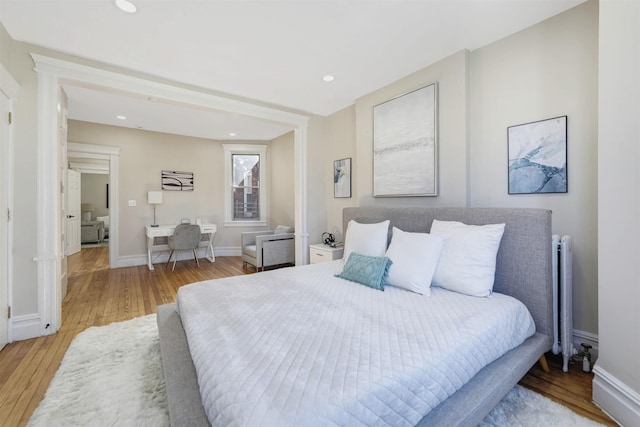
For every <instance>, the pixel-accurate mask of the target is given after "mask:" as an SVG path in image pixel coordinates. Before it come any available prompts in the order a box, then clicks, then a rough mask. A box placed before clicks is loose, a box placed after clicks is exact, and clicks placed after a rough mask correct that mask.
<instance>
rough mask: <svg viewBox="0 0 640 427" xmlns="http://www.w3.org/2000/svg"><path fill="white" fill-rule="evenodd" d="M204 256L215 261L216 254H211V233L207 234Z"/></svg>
mask: <svg viewBox="0 0 640 427" xmlns="http://www.w3.org/2000/svg"><path fill="white" fill-rule="evenodd" d="M205 257H206V258H207V259H208V260H209V261H211V262H216V256H215V255H214V254H213V233H210V234H209V243H208V244H207V251H206V252H205Z"/></svg>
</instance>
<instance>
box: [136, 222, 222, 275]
mask: <svg viewBox="0 0 640 427" xmlns="http://www.w3.org/2000/svg"><path fill="white" fill-rule="evenodd" d="M176 225H177V224H171V225H159V226H158V227H152V226H150V225H147V226H145V233H146V234H147V267H149V270H153V269H154V268H153V263H152V262H151V253H152V252H153V251H166V250H169V245H167V244H166V243H163V244H159V245H158V244H156V241H155V240H156V237H169V236H171V235H173V231H174V230H175V229H176ZM216 231H218V229H217V227H216V225H215V224H200V233H201V234H202V235H207V236H208V238H207V239H206V240H204V239H203V240H202V242H200V247H204V246H206V248H207V251H206V252H205V258H207V259H208V260H209V261H211V262H214V261H215V260H216V257H215V256H214V255H213V236H214V235H215V234H216Z"/></svg>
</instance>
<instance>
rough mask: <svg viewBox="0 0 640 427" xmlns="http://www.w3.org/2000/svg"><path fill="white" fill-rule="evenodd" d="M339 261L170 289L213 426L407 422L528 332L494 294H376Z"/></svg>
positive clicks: (521, 310)
mask: <svg viewBox="0 0 640 427" xmlns="http://www.w3.org/2000/svg"><path fill="white" fill-rule="evenodd" d="M341 269H342V262H341V261H335V262H331V263H324V264H315V265H309V266H303V267H295V268H286V269H281V270H275V271H270V272H265V273H259V274H254V275H246V276H237V277H231V278H227V279H220V280H212V281H207V282H200V283H194V284H191V285H188V286H185V287H182V288H181V289H180V290H179V292H178V298H177V302H178V311H179V313H180V315H181V319H182V322H183V325H184V329H185V331H186V334H187V339H188V342H189V348H190V351H191V356H192V358H193V361H194V364H195V367H196V371H197V374H198V382H199V385H200V393H201V395H202V403H203V405H204V408H205V410H206V413H207V416H208V417H209V421H210V422H211V424H212V425H225V426H226V425H234V426H261V425H265V426H266V425H269V426H315V425H323V426H324V425H349V426H357V425H362V426H376V425H390V426H402V425H415V424H416V423H417V422H418V421H419V420H420V419H421V418H422V417H423V416H424V415H425V414H427V413H428V412H429V411H430V410H431V409H432V408H434V407H435V406H437V405H438V404H439V403H440V402H442V401H443V400H445V399H446V398H447V397H448V396H450V395H451V394H453V393H454V392H455V391H456V390H457V389H459V388H460V387H461V386H462V385H463V384H464V383H466V382H467V381H468V380H469V379H471V378H472V377H473V376H474V375H475V374H476V373H477V372H478V371H479V370H480V369H481V368H482V367H483V366H485V365H486V364H488V363H490V362H491V361H493V360H495V359H496V358H498V357H499V356H500V355H502V354H503V353H505V352H506V351H507V350H509V349H511V348H513V347H516V346H517V345H519V344H520V343H521V342H523V341H524V340H525V339H526V338H527V337H529V336H530V335H532V334H533V333H534V330H535V327H534V323H533V319H532V318H531V316H530V314H529V312H528V311H527V309H526V307H525V306H524V305H523V304H522V303H520V302H519V301H517V300H515V299H513V298H511V297H508V296H505V295H500V294H493V296H492V297H491V298H476V297H469V296H465V295H461V294H456V293H453V292H450V291H446V290H443V289H439V288H435V289H433V290H432V295H431V296H430V297H425V296H422V295H418V294H414V293H411V292H408V291H405V290H402V289H399V288H394V287H391V286H387V287H386V288H385V290H384V292H380V291H377V290H373V289H371V288H368V287H366V286H363V285H360V284H358V283H354V282H349V281H347V280H344V279H339V278H336V277H333V274H334V273H336V272H340V271H341Z"/></svg>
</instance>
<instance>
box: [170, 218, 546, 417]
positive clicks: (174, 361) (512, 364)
mask: <svg viewBox="0 0 640 427" xmlns="http://www.w3.org/2000/svg"><path fill="white" fill-rule="evenodd" d="M352 219H353V220H356V221H358V222H361V223H375V222H380V221H383V220H386V219H388V220H390V221H391V224H390V227H389V230H390V231H389V236H390V235H391V234H390V233H391V227H393V226H395V227H398V228H400V229H402V230H404V231H414V232H428V231H429V229H430V228H431V222H432V221H433V220H434V219H439V220H447V221H461V222H464V223H466V224H475V225H483V224H495V223H505V231H504V235H503V237H502V241H501V243H500V250H499V251H498V256H497V262H496V277H495V284H494V288H493V289H494V291H495V292H500V293H503V294H507V295H511V296H513V297H515V298H517V299H519V300H520V301H522V302H523V303H524V304H525V305H526V306H527V308H528V309H529V311H530V312H531V315H532V316H533V319H534V321H535V323H536V334H535V335H533V336H532V337H530V338H528V339H527V340H526V341H525V342H524V343H523V344H521V345H520V346H518V347H516V348H514V349H513V350H511V351H509V352H507V353H506V354H504V355H503V356H502V357H500V358H499V359H497V360H495V361H494V362H493V363H491V364H489V365H487V366H485V367H484V368H483V369H482V370H481V371H480V372H478V374H476V375H475V376H474V377H473V378H472V379H471V380H470V381H469V382H468V383H467V384H465V385H464V386H463V387H462V388H461V389H459V390H458V391H457V392H455V393H454V394H453V395H452V396H450V397H449V398H448V399H447V400H445V401H444V402H442V403H441V404H440V405H438V406H437V407H436V408H435V409H434V410H432V411H431V412H429V414H427V415H426V416H425V417H424V418H423V419H422V420H421V421H420V422H419V423H418V425H419V426H474V427H475V426H477V425H478V423H479V422H480V421H482V420H483V419H484V417H485V416H486V415H487V414H488V413H489V412H490V411H491V409H493V408H494V407H495V406H496V405H497V404H498V402H500V400H501V399H502V398H503V397H504V396H505V395H506V394H507V393H508V392H509V391H510V390H511V389H512V388H513V386H514V385H516V384H517V382H518V381H519V380H520V379H521V378H522V377H523V376H524V375H525V374H526V373H527V372H528V370H529V369H530V368H531V367H532V366H533V365H534V364H535V363H536V362H537V361H538V360H540V361H541V362H543V365H544V363H546V362H545V360H544V353H545V352H547V351H549V350H550V349H551V344H552V338H551V337H552V336H553V283H552V282H553V279H552V264H551V262H552V258H551V257H552V247H551V246H552V245H551V211H549V210H544V209H519V208H423V207H415V208H397V207H362V208H345V209H344V211H343V227H344V228H343V229H344V230H346V226H347V223H348V222H349V221H350V220H352ZM158 330H159V334H160V349H161V353H162V363H163V369H164V374H165V381H166V387H167V395H168V402H169V415H170V419H171V425H172V426H185V427H186V426H208V425H209V422H208V420H207V417H206V415H205V412H204V408H203V407H202V403H201V400H200V392H199V389H198V382H197V377H196V373H195V368H194V366H193V362H192V361H191V356H190V354H189V348H188V345H187V339H186V336H185V333H184V330H183V329H182V323H181V321H180V317H179V316H178V314H177V313H176V310H175V304H166V305H162V306H159V307H158ZM543 367H544V366H543Z"/></svg>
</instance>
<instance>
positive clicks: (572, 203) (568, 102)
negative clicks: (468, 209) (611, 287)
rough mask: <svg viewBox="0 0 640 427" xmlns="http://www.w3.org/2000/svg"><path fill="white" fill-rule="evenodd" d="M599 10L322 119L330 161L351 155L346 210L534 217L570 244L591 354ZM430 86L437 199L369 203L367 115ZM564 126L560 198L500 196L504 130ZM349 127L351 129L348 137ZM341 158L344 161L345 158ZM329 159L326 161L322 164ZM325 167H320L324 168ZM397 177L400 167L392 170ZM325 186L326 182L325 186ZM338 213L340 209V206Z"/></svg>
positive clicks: (451, 63) (422, 74)
mask: <svg viewBox="0 0 640 427" xmlns="http://www.w3.org/2000/svg"><path fill="white" fill-rule="evenodd" d="M597 28H598V7H597V2H595V1H591V2H588V3H584V4H582V5H580V6H578V7H576V8H573V9H571V10H569V11H567V12H565V13H563V14H561V15H558V16H556V17H553V18H551V19H549V20H547V21H544V22H542V23H540V24H538V25H535V26H533V27H531V28H529V29H526V30H524V31H521V32H519V33H516V34H514V35H512V36H509V37H507V38H505V39H502V40H499V41H497V42H495V43H492V44H490V45H488V46H486V47H483V48H480V49H477V50H475V51H473V52H468V51H461V52H459V53H457V54H455V55H452V56H450V57H448V58H445V59H443V60H441V61H439V62H437V63H435V64H433V65H430V66H428V67H426V68H424V69H422V70H420V71H418V72H416V73H414V74H411V75H409V76H407V77H405V78H403V79H401V80H399V81H396V82H394V83H392V84H390V85H388V86H385V87H383V88H381V89H379V90H376V91H374V92H372V93H370V94H368V95H366V96H364V97H362V98H360V99H358V100H357V101H356V104H355V117H353V118H350V117H349V112H348V111H349V110H346V111H342V112H339V113H336V114H334V115H332V116H330V117H328V118H327V121H328V122H329V123H328V124H326V128H327V129H332V128H334V129H336V130H337V132H336V135H337V134H340V135H342V138H339V137H337V136H336V135H332V134H331V133H330V132H329V133H328V134H327V136H328V138H327V140H328V141H330V142H331V148H330V149H329V152H330V153H331V154H332V155H333V156H334V157H335V158H339V156H342V154H341V153H353V152H354V151H351V150H353V149H352V148H351V141H354V142H355V154H354V159H353V166H354V168H353V169H354V190H355V191H354V198H353V201H352V203H350V205H353V206H366V205H397V206H476V207H480V206H482V207H539V208H545V209H551V210H553V224H554V231H556V232H558V233H562V234H570V235H572V237H573V240H574V243H575V245H574V248H575V250H574V257H575V258H574V305H575V308H574V325H575V328H576V335H577V336H576V339H577V340H579V341H586V342H591V343H592V344H594V345H597V333H598V324H597V311H598V306H597V289H598V280H597V275H598V270H597V241H598V240H597V233H596V229H597V191H596V186H597V171H596V168H597V129H598V127H597V90H598V87H597V75H598V71H597V64H598V62H597V61H598V31H597ZM434 81H437V82H438V91H439V95H438V98H439V102H438V104H439V110H438V112H439V141H438V143H439V155H438V161H439V194H438V196H437V197H415V198H408V197H402V198H374V197H372V169H373V167H372V164H373V159H372V152H373V150H372V146H373V142H372V141H373V135H372V129H373V126H372V108H373V106H375V105H377V104H379V103H381V102H384V101H386V100H388V99H391V98H394V97H396V96H399V95H402V94H404V93H407V92H409V91H412V90H415V89H418V88H420V87H423V86H425V85H427V84H430V83H433V82H434ZM560 115H567V116H568V123H569V129H568V134H569V137H568V139H569V141H568V172H569V192H568V193H566V194H546V195H509V194H508V192H507V182H508V177H507V138H506V135H507V127H508V126H511V125H516V124H521V123H527V122H531V121H536V120H541V119H546V118H551V117H556V116H560ZM349 120H355V123H354V129H355V135H353V136H352V135H351V134H350V125H349ZM345 156H346V155H345ZM329 161H330V159H326V163H329ZM327 167H329V166H328V165H327ZM398 167H401V166H400V165H399V166H398ZM325 181H327V182H331V181H330V177H327V178H326V179H325ZM326 200H327V206H328V207H329V210H328V212H327V227H328V229H329V230H335V229H336V228H338V229H341V228H342V227H341V220H340V215H341V213H340V211H341V209H342V207H343V206H342V204H341V203H339V202H336V201H335V200H333V198H332V195H331V194H330V193H329V192H328V191H327V199H326ZM345 205H346V204H345Z"/></svg>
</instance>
